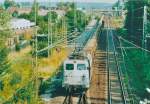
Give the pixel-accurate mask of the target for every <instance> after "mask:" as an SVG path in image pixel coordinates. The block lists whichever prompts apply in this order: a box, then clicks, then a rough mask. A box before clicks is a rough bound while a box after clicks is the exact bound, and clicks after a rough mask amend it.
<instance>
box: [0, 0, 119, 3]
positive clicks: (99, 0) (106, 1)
mask: <svg viewBox="0 0 150 104" xmlns="http://www.w3.org/2000/svg"><path fill="white" fill-rule="evenodd" d="M14 1H30V2H32V1H33V0H14ZM38 1H52V2H58V1H77V2H100V3H115V2H116V1H117V0H38ZM0 2H4V0H0Z"/></svg>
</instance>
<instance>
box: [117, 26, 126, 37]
mask: <svg viewBox="0 0 150 104" xmlns="http://www.w3.org/2000/svg"><path fill="white" fill-rule="evenodd" d="M117 33H118V35H119V36H122V37H125V38H126V37H127V30H126V29H125V28H118V29H117Z"/></svg>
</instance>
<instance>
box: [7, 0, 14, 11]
mask: <svg viewBox="0 0 150 104" xmlns="http://www.w3.org/2000/svg"><path fill="white" fill-rule="evenodd" d="M15 5H16V4H15V2H14V1H13V0H5V1H4V6H5V9H8V8H9V7H12V6H15Z"/></svg>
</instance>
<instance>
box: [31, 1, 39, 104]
mask: <svg viewBox="0 0 150 104" xmlns="http://www.w3.org/2000/svg"><path fill="white" fill-rule="evenodd" d="M33 6H34V11H35V13H34V22H35V34H34V43H33V53H32V54H33V56H32V57H33V66H32V67H33V78H34V80H33V81H34V88H35V89H34V94H35V95H34V98H33V99H34V101H33V102H34V103H35V104H37V101H38V53H37V51H38V38H37V13H38V10H37V1H36V0H34V4H33ZM34 54H35V56H34Z"/></svg>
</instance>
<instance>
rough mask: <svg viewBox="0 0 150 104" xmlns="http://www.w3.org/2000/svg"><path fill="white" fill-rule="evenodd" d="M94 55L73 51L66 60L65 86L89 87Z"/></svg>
mask: <svg viewBox="0 0 150 104" xmlns="http://www.w3.org/2000/svg"><path fill="white" fill-rule="evenodd" d="M91 66H92V56H91V55H90V54H85V53H73V54H72V55H71V56H70V57H69V58H68V59H67V60H65V62H64V80H63V87H70V86H72V87H76V88H89V87H90V79H91V74H90V73H91V70H92V69H91V68H92V67H91Z"/></svg>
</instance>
